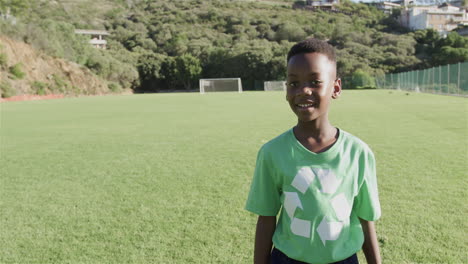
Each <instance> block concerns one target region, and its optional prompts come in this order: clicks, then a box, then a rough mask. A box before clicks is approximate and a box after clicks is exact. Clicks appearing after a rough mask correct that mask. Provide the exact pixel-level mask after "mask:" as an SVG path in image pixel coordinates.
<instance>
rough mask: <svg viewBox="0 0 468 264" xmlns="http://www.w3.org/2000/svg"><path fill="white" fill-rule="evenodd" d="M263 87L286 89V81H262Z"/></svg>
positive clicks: (269, 89) (278, 89)
mask: <svg viewBox="0 0 468 264" xmlns="http://www.w3.org/2000/svg"><path fill="white" fill-rule="evenodd" d="M263 89H264V90H265V91H286V82H285V81H268V82H263Z"/></svg>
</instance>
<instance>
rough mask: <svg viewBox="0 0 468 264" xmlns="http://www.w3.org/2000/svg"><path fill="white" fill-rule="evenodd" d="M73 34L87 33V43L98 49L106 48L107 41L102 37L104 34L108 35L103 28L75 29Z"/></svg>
mask: <svg viewBox="0 0 468 264" xmlns="http://www.w3.org/2000/svg"><path fill="white" fill-rule="evenodd" d="M75 34H80V35H89V36H90V38H91V39H90V40H89V44H91V45H93V47H95V48H98V49H106V48H107V41H106V40H105V39H104V38H105V36H109V35H110V34H109V32H107V31H105V30H93V29H76V30H75Z"/></svg>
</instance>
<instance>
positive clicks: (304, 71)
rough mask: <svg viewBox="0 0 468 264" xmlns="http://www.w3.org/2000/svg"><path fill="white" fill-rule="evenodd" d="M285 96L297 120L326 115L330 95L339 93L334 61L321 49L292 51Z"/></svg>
mask: <svg viewBox="0 0 468 264" xmlns="http://www.w3.org/2000/svg"><path fill="white" fill-rule="evenodd" d="M286 86H287V93H286V100H288V102H289V106H291V109H292V110H293V112H294V113H295V114H296V115H297V117H298V121H299V122H309V121H313V120H318V119H319V118H328V108H329V104H330V101H331V99H332V98H333V99H336V98H338V96H339V95H340V93H341V80H340V79H336V63H335V62H333V61H330V60H329V59H328V57H327V56H326V55H324V54H321V53H316V52H314V53H302V54H297V55H294V56H293V57H291V58H290V60H289V62H288V77H287V83H286Z"/></svg>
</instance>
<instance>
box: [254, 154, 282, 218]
mask: <svg viewBox="0 0 468 264" xmlns="http://www.w3.org/2000/svg"><path fill="white" fill-rule="evenodd" d="M273 165H274V164H272V161H271V160H270V159H269V158H268V155H267V153H266V151H265V148H264V147H262V148H261V149H260V151H259V152H258V155H257V162H256V166H255V172H254V177H253V180H252V184H251V186H250V192H249V196H248V198H247V203H246V205H245V209H246V210H248V211H250V212H252V213H255V214H258V215H262V216H276V215H277V214H278V212H279V210H280V208H281V201H280V196H281V194H280V187H279V186H280V185H279V183H278V180H277V178H276V175H275V173H274V171H275V170H274V169H273Z"/></svg>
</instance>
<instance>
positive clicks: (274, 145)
mask: <svg viewBox="0 0 468 264" xmlns="http://www.w3.org/2000/svg"><path fill="white" fill-rule="evenodd" d="M291 136H293V133H292V128H290V129H288V130H286V131H284V132H283V133H281V134H280V135H278V136H276V137H274V138H273V139H270V140H269V141H268V142H266V143H265V144H264V145H263V146H262V147H261V148H260V151H266V152H268V151H274V150H277V149H278V148H284V147H287V146H290V145H291Z"/></svg>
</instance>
